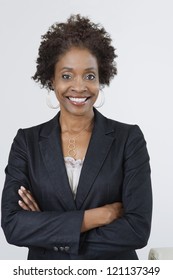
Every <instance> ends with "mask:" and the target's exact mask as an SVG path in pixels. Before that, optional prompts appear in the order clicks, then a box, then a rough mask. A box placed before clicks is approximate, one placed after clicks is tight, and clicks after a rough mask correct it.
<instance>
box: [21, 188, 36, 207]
mask: <svg viewBox="0 0 173 280" xmlns="http://www.w3.org/2000/svg"><path fill="white" fill-rule="evenodd" d="M18 193H19V195H20V197H21V198H22V200H23V202H24V203H25V205H26V206H27V207H28V208H29V210H31V211H36V209H35V206H34V204H33V202H32V199H30V198H29V197H28V196H27V192H26V191H25V192H24V191H22V190H21V189H19V191H18Z"/></svg>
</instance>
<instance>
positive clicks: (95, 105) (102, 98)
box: [94, 90, 105, 108]
mask: <svg viewBox="0 0 173 280" xmlns="http://www.w3.org/2000/svg"><path fill="white" fill-rule="evenodd" d="M99 95H100V103H99V104H98V105H97V101H96V102H95V103H94V107H95V108H100V107H102V106H103V105H104V103H105V95H104V92H103V91H102V90H101V91H100V93H99Z"/></svg>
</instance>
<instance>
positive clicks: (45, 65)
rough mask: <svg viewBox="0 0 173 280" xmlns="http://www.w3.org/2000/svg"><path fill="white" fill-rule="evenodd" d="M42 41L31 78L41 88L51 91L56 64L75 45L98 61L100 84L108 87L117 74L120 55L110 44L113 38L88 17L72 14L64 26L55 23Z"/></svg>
mask: <svg viewBox="0 0 173 280" xmlns="http://www.w3.org/2000/svg"><path fill="white" fill-rule="evenodd" d="M41 38H42V41H41V44H40V47H39V53H38V58H37V60H36V63H37V70H36V73H35V74H34V76H33V77H32V78H33V79H34V80H35V81H36V82H40V84H41V85H42V87H45V88H47V89H49V90H52V82H51V80H52V78H53V77H54V70H55V65H56V63H57V62H58V59H59V57H60V56H61V55H63V54H64V53H65V52H67V51H68V50H69V49H70V48H71V47H73V46H75V47H81V48H86V49H88V50H89V51H90V52H91V53H92V54H93V55H94V56H95V57H96V58H97V62H98V69H99V83H100V85H102V86H104V85H109V83H110V80H111V79H112V78H113V77H114V75H116V74H117V67H116V62H115V61H114V59H115V58H116V57H117V55H116V54H115V48H114V47H113V46H112V45H111V42H112V40H111V38H110V35H109V34H108V33H107V32H106V31H105V29H104V28H103V27H102V26H101V25H100V24H95V23H93V22H91V21H90V20H89V18H88V17H81V16H80V15H79V14H77V15H72V16H70V18H69V19H68V20H67V22H65V23H55V24H53V25H52V26H51V27H50V28H49V30H48V32H47V33H46V34H44V35H43V36H42V37H41Z"/></svg>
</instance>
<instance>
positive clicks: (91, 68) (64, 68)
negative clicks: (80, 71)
mask: <svg viewBox="0 0 173 280" xmlns="http://www.w3.org/2000/svg"><path fill="white" fill-rule="evenodd" d="M61 70H69V71H71V70H73V68H71V67H63V68H62V69H61ZM91 70H96V68H95V67H88V68H85V71H91Z"/></svg>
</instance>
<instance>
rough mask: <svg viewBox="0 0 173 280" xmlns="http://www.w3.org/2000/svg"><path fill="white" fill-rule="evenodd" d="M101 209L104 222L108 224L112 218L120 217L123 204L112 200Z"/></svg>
mask: <svg viewBox="0 0 173 280" xmlns="http://www.w3.org/2000/svg"><path fill="white" fill-rule="evenodd" d="M101 209H102V210H103V211H104V212H103V217H104V221H105V224H110V223H111V222H113V221H114V220H116V219H118V218H121V217H122V215H123V212H124V211H123V204H122V203H121V202H114V203H112V204H106V205H104V206H103V207H101Z"/></svg>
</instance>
